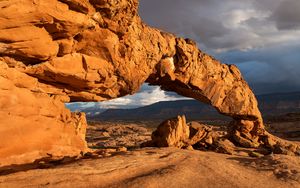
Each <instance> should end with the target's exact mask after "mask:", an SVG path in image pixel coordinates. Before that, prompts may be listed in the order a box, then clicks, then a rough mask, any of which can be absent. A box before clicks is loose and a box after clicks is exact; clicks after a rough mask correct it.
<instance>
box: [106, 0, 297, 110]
mask: <svg viewBox="0 0 300 188" xmlns="http://www.w3.org/2000/svg"><path fill="white" fill-rule="evenodd" d="M139 13H140V16H141V17H142V19H143V20H144V22H146V23H147V24H148V25H150V26H153V27H157V28H159V29H162V30H165V31H168V32H171V33H174V34H177V35H179V36H182V37H185V38H191V39H193V40H195V41H196V42H197V43H198V46H199V48H200V49H202V50H203V51H205V52H207V53H209V54H211V55H213V56H215V57H216V58H217V59H219V60H221V61H222V62H223V63H227V64H236V65H237V66H238V67H239V68H240V69H241V71H242V73H243V75H244V77H245V79H246V80H247V81H248V83H249V84H250V86H251V87H252V88H253V89H254V92H255V93H256V94H264V93H273V92H290V91H300V0H140V12H139ZM169 99H171V100H175V99H176V96H174V95H173V94H168V93H165V92H163V91H160V90H159V89H158V88H150V87H148V86H146V85H144V86H143V87H142V89H141V91H140V93H138V94H136V95H133V96H129V97H125V98H121V99H116V100H113V101H109V102H105V103H102V104H101V105H105V106H110V105H112V106H120V105H122V106H124V105H125V106H127V105H128V106H130V105H132V104H136V105H147V104H150V103H153V102H157V101H159V100H169Z"/></svg>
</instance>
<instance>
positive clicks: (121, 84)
mask: <svg viewBox="0 0 300 188" xmlns="http://www.w3.org/2000/svg"><path fill="white" fill-rule="evenodd" d="M137 9H138V1H137V0H116V1H110V0H89V1H88V0H8V1H1V2H0V10H1V11H0V54H1V57H0V106H1V108H0V115H1V117H2V119H1V120H0V134H1V136H4V137H5V138H4V139H5V140H9V142H8V141H7V142H2V143H1V144H0V162H1V164H0V166H2V165H8V164H12V163H24V162H28V161H32V160H33V159H36V158H39V157H44V156H47V154H51V155H62V154H64V155H75V154H78V153H80V152H82V151H85V150H86V143H85V140H84V134H85V126H86V122H85V118H84V115H83V114H75V113H71V112H70V111H69V110H67V109H65V108H64V105H63V103H65V102H75V101H105V100H110V99H114V98H117V97H121V96H124V95H127V94H133V93H135V92H136V91H138V89H139V87H140V86H141V85H142V84H143V83H144V82H148V83H150V84H153V85H159V86H161V88H162V89H164V90H170V91H175V92H177V93H178V94H180V95H184V96H188V97H192V98H195V99H197V100H200V101H203V102H206V103H210V104H211V105H213V106H214V107H215V108H216V109H217V110H218V111H219V112H220V113H222V114H225V115H228V116H231V117H233V118H234V120H235V123H234V124H235V129H234V134H233V135H234V136H233V137H234V138H235V139H236V140H237V142H239V143H241V144H242V145H244V146H247V147H253V146H257V145H258V143H259V142H260V143H262V144H270V141H269V139H266V140H267V141H265V140H264V141H263V142H262V141H261V140H262V138H265V137H266V136H267V133H265V131H264V126H263V121H262V117H261V114H260V112H259V109H258V107H257V101H256V99H255V96H254V94H253V93H252V91H251V89H250V88H249V86H248V85H247V83H246V82H245V81H244V80H243V78H242V76H241V74H240V72H239V70H238V69H237V67H235V66H233V65H225V64H221V63H220V62H218V61H217V60H215V59H213V58H212V57H210V56H209V55H206V54H205V53H203V52H201V51H200V50H198V48H197V47H196V45H195V43H194V42H193V41H191V40H189V39H182V38H177V37H175V36H174V35H172V34H169V33H165V32H162V31H159V30H157V29H154V28H151V27H149V26H147V25H146V24H144V23H143V22H142V21H141V19H140V17H139V15H138V14H137V12H138V11H137ZM15 133H17V134H15ZM41 135H42V136H41ZM20 143H26V145H25V146H24V145H23V146H20Z"/></svg>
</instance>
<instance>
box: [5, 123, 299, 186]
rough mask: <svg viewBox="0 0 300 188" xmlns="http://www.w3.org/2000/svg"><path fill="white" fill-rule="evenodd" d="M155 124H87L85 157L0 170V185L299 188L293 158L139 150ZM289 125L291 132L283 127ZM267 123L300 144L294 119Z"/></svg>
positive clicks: (245, 152)
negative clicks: (86, 152)
mask: <svg viewBox="0 0 300 188" xmlns="http://www.w3.org/2000/svg"><path fill="white" fill-rule="evenodd" d="M156 123H157V122H135V123H133V122H123V123H122V122H92V123H90V125H89V126H88V130H87V135H86V140H87V141H88V146H89V148H91V152H90V153H88V154H86V155H85V156H83V157H81V158H76V159H75V158H63V159H57V160H53V159H51V160H49V161H47V160H44V161H43V160H42V161H37V162H35V163H33V164H27V165H20V166H12V167H10V168H7V167H6V168H2V169H0V187H1V188H5V187H9V188H10V187H213V188H215V187H241V188H243V187H272V188H276V187H278V188H281V187H300V159H299V157H298V156H288V155H277V154H273V153H272V154H269V155H265V156H263V155H258V156H256V155H254V156H253V155H250V156H249V154H250V153H251V151H250V150H247V149H245V148H240V149H238V150H236V152H234V154H232V155H228V154H222V153H216V152H211V151H199V150H187V149H177V148H140V147H139V145H140V144H141V143H143V142H145V141H147V140H150V139H151V132H152V131H153V130H154V129H155V127H156ZM290 124H292V126H287V127H290V128H291V129H287V128H286V127H285V126H284V125H290ZM268 125H269V126H268V127H269V129H270V130H273V132H274V133H276V134H278V135H283V134H284V133H286V132H287V131H288V132H290V134H288V135H290V136H292V138H288V137H285V138H286V139H291V140H298V141H299V140H300V137H296V134H297V131H298V129H297V128H300V124H299V122H297V121H294V122H284V123H283V122H280V121H277V122H269V124H268ZM215 128H218V127H215ZM219 129H220V127H219ZM292 132H293V134H292ZM298 136H299V135H298Z"/></svg>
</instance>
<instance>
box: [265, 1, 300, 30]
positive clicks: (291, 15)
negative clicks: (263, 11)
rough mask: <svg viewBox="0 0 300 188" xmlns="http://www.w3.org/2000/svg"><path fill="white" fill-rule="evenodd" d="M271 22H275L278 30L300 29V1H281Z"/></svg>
mask: <svg viewBox="0 0 300 188" xmlns="http://www.w3.org/2000/svg"><path fill="white" fill-rule="evenodd" d="M270 18H271V20H273V21H275V22H276V26H277V28H278V29H280V30H285V29H299V28H300V1H299V0H286V1H282V2H281V3H280V4H279V6H278V7H277V8H276V9H275V11H274V12H273V14H272V16H271V17H270Z"/></svg>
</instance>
